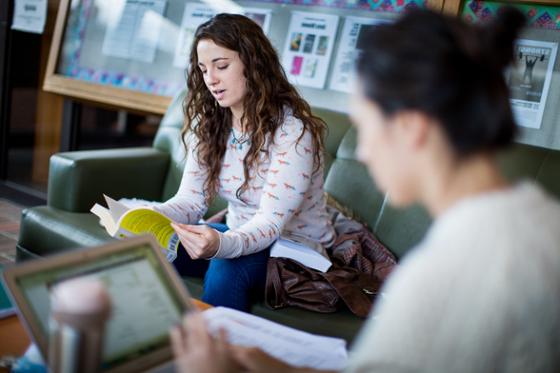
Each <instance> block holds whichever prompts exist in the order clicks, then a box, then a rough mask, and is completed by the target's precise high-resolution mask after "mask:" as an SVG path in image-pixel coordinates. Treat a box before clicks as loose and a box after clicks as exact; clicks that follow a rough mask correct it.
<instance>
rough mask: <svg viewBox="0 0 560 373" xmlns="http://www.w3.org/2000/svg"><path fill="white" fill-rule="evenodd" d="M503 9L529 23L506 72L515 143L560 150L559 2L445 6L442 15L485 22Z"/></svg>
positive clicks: (472, 2)
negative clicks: (516, 131)
mask: <svg viewBox="0 0 560 373" xmlns="http://www.w3.org/2000/svg"><path fill="white" fill-rule="evenodd" d="M506 5H507V6H514V7H516V8H518V9H519V10H521V11H522V12H523V13H524V14H525V15H526V17H527V27H526V28H525V29H524V31H523V32H522V34H521V35H520V37H519V39H518V40H517V42H516V47H515V59H514V65H513V66H512V67H511V68H510V69H509V70H508V71H507V72H506V81H507V83H508V86H509V88H510V102H511V104H512V110H513V113H514V116H515V119H516V122H517V124H518V127H519V136H518V139H517V141H518V142H521V143H525V144H530V145H536V146H540V147H546V148H551V149H560V105H558V103H560V1H558V0H556V1H538V2H537V1H508V2H504V1H475V0H467V1H446V3H445V4H444V9H445V10H446V11H448V12H454V13H455V14H459V15H460V16H461V17H463V18H464V19H466V20H468V21H470V22H484V21H486V20H488V19H491V18H492V17H494V16H495V15H496V13H497V12H499V11H500V9H501V8H502V7H504V6H506Z"/></svg>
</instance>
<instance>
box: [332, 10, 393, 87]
mask: <svg viewBox="0 0 560 373" xmlns="http://www.w3.org/2000/svg"><path fill="white" fill-rule="evenodd" d="M388 22H391V21H390V20H386V19H374V18H364V17H346V20H345V21H344V29H343V30H342V36H341V39H340V44H339V47H338V53H337V55H336V61H335V64H334V69H333V73H332V77H331V82H330V86H329V88H330V89H332V90H336V91H341V92H346V93H350V92H351V90H352V81H353V80H354V65H355V63H356V59H357V58H358V56H359V54H360V51H361V50H362V42H361V40H363V35H364V34H365V33H366V32H367V31H368V30H370V29H372V28H374V27H376V26H377V25H380V24H383V23H388Z"/></svg>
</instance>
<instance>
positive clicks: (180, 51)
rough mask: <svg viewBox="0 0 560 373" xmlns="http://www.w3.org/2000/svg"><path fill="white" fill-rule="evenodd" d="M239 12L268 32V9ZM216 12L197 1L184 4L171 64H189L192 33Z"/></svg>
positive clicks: (247, 9) (248, 9) (269, 14)
mask: <svg viewBox="0 0 560 373" xmlns="http://www.w3.org/2000/svg"><path fill="white" fill-rule="evenodd" d="M239 9H240V11H239V13H240V14H243V15H245V16H247V17H249V18H251V19H252V20H253V21H255V22H256V23H258V24H259V25H260V26H261V28H262V29H263V31H264V33H265V34H266V33H268V30H269V28H270V18H271V10H270V9H261V8H239ZM217 13H219V12H218V10H216V9H215V8H213V7H211V6H208V5H204V4H197V3H189V4H187V5H186V6H185V11H184V12H183V18H182V19H181V30H180V31H179V39H178V41H177V46H176V49H175V56H174V58H173V66H175V67H178V68H180V69H184V68H186V67H187V66H188V64H189V58H190V53H191V46H192V42H193V39H194V33H195V32H196V29H197V28H198V26H200V25H201V24H203V23H204V22H206V21H208V20H210V18H212V17H214V16H215V15H216V14H217Z"/></svg>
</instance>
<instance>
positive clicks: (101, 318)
mask: <svg viewBox="0 0 560 373" xmlns="http://www.w3.org/2000/svg"><path fill="white" fill-rule="evenodd" d="M50 299H51V317H50V320H49V329H50V330H49V332H50V333H49V334H50V335H49V358H48V365H49V369H50V371H51V372H53V373H94V372H99V371H100V370H101V362H102V357H103V338H104V335H105V325H106V324H107V321H108V319H109V317H110V314H111V299H110V296H109V294H108V292H107V290H106V289H105V287H104V286H103V284H102V283H101V282H100V281H97V280H93V279H80V278H77V279H72V280H67V281H64V282H61V283H59V284H57V285H56V286H55V287H54V288H53V289H52V291H51V295H50Z"/></svg>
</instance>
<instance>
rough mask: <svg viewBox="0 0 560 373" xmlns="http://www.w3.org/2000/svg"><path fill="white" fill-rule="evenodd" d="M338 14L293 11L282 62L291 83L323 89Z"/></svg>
mask: <svg viewBox="0 0 560 373" xmlns="http://www.w3.org/2000/svg"><path fill="white" fill-rule="evenodd" d="M337 26H338V16H335V15H330V14H317V13H306V12H292V18H291V20H290V27H289V29H288V32H287V33H286V35H287V39H286V45H285V47H284V53H283V55H282V65H283V66H284V70H286V74H287V75H288V78H289V79H290V82H292V83H294V84H297V85H300V86H306V87H312V88H319V89H322V88H323V87H324V86H325V80H326V78H327V71H328V68H329V61H330V58H331V54H332V49H333V44H334V38H335V36H336V28H337Z"/></svg>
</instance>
